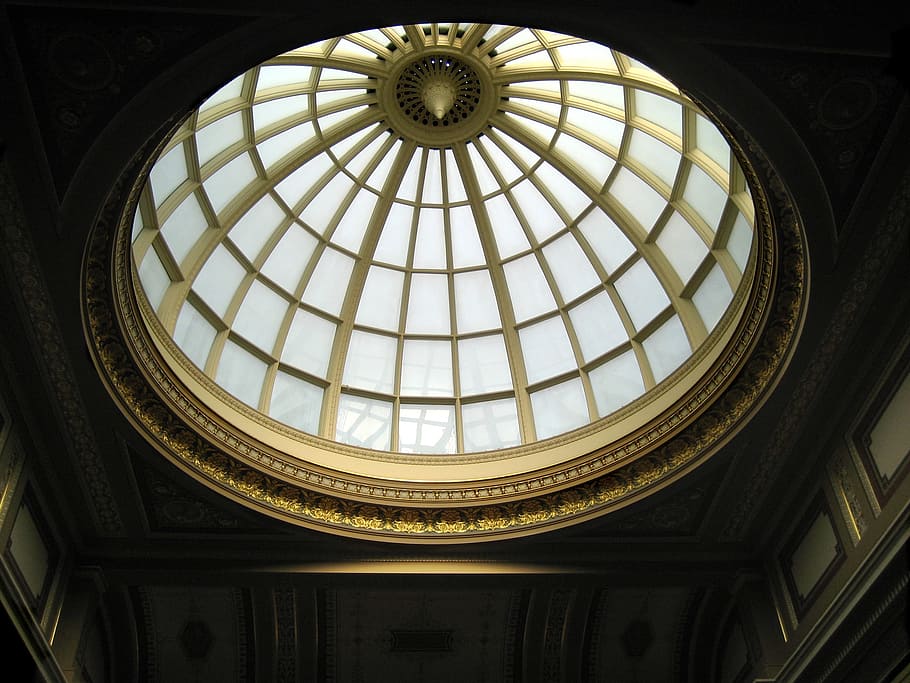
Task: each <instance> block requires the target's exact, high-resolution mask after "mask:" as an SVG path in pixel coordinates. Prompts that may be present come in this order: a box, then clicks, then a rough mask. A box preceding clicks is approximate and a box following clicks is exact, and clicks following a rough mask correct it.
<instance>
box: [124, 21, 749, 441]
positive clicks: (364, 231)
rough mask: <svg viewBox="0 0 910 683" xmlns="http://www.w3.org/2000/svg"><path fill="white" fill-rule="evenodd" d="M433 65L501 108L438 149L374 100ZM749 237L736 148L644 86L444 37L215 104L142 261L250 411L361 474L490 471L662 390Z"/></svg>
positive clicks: (390, 38) (187, 337) (197, 352)
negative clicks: (352, 460) (471, 70)
mask: <svg viewBox="0 0 910 683" xmlns="http://www.w3.org/2000/svg"><path fill="white" fill-rule="evenodd" d="M440 47H443V48H446V49H447V50H449V51H456V52H459V53H462V54H464V55H470V56H471V57H472V58H473V59H474V60H475V61H480V62H481V63H482V64H484V65H485V66H486V68H488V69H489V72H490V78H491V79H492V82H493V83H494V84H495V87H496V89H497V91H496V96H497V97H499V98H500V99H499V101H498V103H497V104H496V106H495V108H494V109H493V114H492V115H491V116H490V117H489V120H488V123H487V125H485V126H484V127H483V128H482V129H481V130H480V132H479V133H476V134H474V135H471V136H470V137H469V138H468V139H465V140H460V141H455V142H451V143H447V144H445V145H440V146H434V145H432V144H429V143H427V142H426V141H422V142H421V141H417V140H415V139H411V138H409V137H408V136H406V135H402V134H400V133H397V132H395V130H393V129H392V126H391V124H390V123H389V118H388V116H387V114H386V113H385V112H384V111H383V107H382V105H381V100H380V97H379V96H378V95H377V92H381V90H382V88H384V87H394V84H393V83H390V82H389V80H388V78H387V75H388V71H389V69H390V65H391V64H393V63H395V61H396V60H400V59H401V58H402V55H405V56H411V55H416V56H419V55H420V54H422V53H424V52H429V51H433V50H438V49H440ZM753 212H754V210H753V205H752V201H751V197H750V195H749V192H748V187H747V185H746V183H745V180H744V177H743V174H742V172H741V170H740V169H739V166H738V165H737V163H736V160H735V158H734V157H733V154H732V152H731V150H730V147H729V144H728V143H727V142H726V140H725V139H724V138H723V136H722V135H721V134H720V132H719V131H718V130H717V128H716V127H715V126H714V125H713V124H712V123H711V122H710V121H709V120H708V119H707V118H706V117H705V116H704V115H703V114H701V113H700V111H699V110H698V108H697V106H696V105H695V104H694V103H692V102H691V101H690V100H689V99H688V98H686V97H685V95H683V94H682V93H681V92H680V91H679V89H678V88H676V87H675V86H673V85H672V84H671V83H669V82H668V81H666V80H665V79H664V78H662V77H661V76H660V75H658V74H656V73H655V72H654V71H652V70H651V69H650V68H648V67H646V66H645V65H643V64H641V63H639V62H637V61H635V60H634V59H631V58H629V57H628V56H626V55H623V54H621V53H619V52H617V51H615V50H612V49H610V48H607V47H605V46H602V45H599V44H596V43H591V42H588V41H584V40H581V39H578V38H573V37H570V36H566V35H563V34H557V33H553V32H549V31H542V30H536V29H527V28H519V27H507V26H492V25H485V24H426V25H418V26H399V27H392V28H385V29H378V30H371V31H365V32H361V33H356V34H351V35H348V36H343V37H338V38H333V39H330V40H326V41H322V42H320V43H317V44H314V45H310V46H306V47H302V48H299V49H296V50H293V51H290V52H287V53H285V54H283V55H280V56H278V57H276V58H274V59H272V60H270V61H268V62H266V63H264V64H262V65H260V66H257V67H255V68H253V69H251V70H250V71H248V72H246V73H244V74H242V75H240V76H238V77H237V78H236V79H234V80H233V81H231V82H230V83H228V84H227V85H226V86H224V87H223V88H221V89H220V90H219V91H218V92H216V93H215V94H214V95H212V96H211V97H210V98H209V99H207V100H206V101H205V102H204V103H203V104H202V105H201V106H200V107H199V109H198V110H197V111H195V112H193V113H192V115H191V116H190V117H189V118H188V119H187V121H186V122H185V124H184V125H183V126H182V127H181V128H180V130H179V131H178V132H177V133H176V134H175V135H174V136H173V137H172V139H171V140H170V141H169V142H168V144H167V146H166V148H165V149H164V151H163V153H162V154H161V156H160V157H159V159H158V160H157V162H156V163H155V165H154V167H153V169H152V171H151V172H150V175H149V180H148V182H147V184H146V186H145V188H144V190H143V193H142V196H141V199H140V205H139V210H138V211H137V213H136V217H135V221H134V229H133V257H134V264H135V267H136V269H137V272H138V277H139V281H140V282H141V285H142V289H143V291H144V294H145V296H146V297H147V299H148V300H149V302H150V304H151V305H152V307H153V308H154V309H155V311H156V313H157V315H158V317H159V319H160V320H161V322H162V324H163V326H164V328H165V329H166V330H167V331H168V332H169V333H170V334H171V335H172V336H173V338H174V340H175V342H176V344H177V345H178V346H179V348H180V349H181V350H182V351H183V353H184V354H185V355H186V356H187V357H188V358H189V359H190V360H191V361H192V362H193V363H194V364H195V365H196V366H197V367H198V368H199V370H201V371H202V372H203V373H204V374H206V375H207V376H209V377H210V378H211V379H212V380H214V381H215V382H216V383H217V384H218V385H220V386H221V387H222V388H223V389H225V390H226V391H227V392H229V393H230V394H232V395H233V396H235V397H236V398H238V399H239V400H241V401H243V402H244V403H246V404H248V405H250V406H252V407H254V408H257V409H258V410H259V411H261V412H262V413H264V414H266V415H269V416H271V417H272V418H273V419H275V420H277V421H279V422H282V423H284V424H286V425H288V426H291V427H293V428H295V429H299V430H302V431H304V432H307V433H310V434H316V435H321V436H324V437H326V438H330V439H335V440H337V441H340V442H344V443H347V444H352V445H356V446H362V447H365V448H372V449H379V450H384V451H389V450H392V451H398V452H404V453H408V452H412V453H458V452H477V451H488V450H493V449H498V448H506V447H510V446H516V445H519V444H522V443H530V442H534V441H537V440H540V439H545V438H548V437H551V436H554V435H558V434H562V433H565V432H567V431H569V430H572V429H574V428H577V427H580V426H582V425H585V424H588V423H590V422H592V421H594V420H597V419H599V418H601V417H604V416H607V415H609V414H611V413H613V412H614V411H616V410H617V409H619V408H621V407H622V406H624V405H626V404H628V403H629V402H631V401H633V400H635V399H636V398H638V397H640V396H642V395H643V394H645V393H646V392H647V391H649V390H650V389H652V388H653V387H655V386H656V385H657V384H659V383H660V382H662V381H663V380H665V379H666V378H667V377H668V376H670V375H671V374H672V373H673V371H674V370H676V369H677V368H678V367H679V366H680V365H681V364H682V363H683V362H685V360H686V359H687V358H689V357H690V356H691V354H692V353H693V351H694V350H695V349H697V348H698V347H699V346H700V345H701V344H702V343H704V341H705V340H706V339H707V337H708V335H709V334H710V333H711V332H712V330H714V329H715V327H716V326H717V324H718V322H719V321H720V320H721V318H722V316H723V314H724V312H725V311H726V310H727V307H728V305H729V304H730V302H731V301H732V299H733V297H734V293H735V292H736V291H737V288H738V287H740V285H741V284H742V280H743V273H744V272H745V271H746V269H747V264H748V262H749V258H750V254H751V251H752V243H753V228H752V226H753V220H754V215H753Z"/></svg>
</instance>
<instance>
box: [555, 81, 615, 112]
mask: <svg viewBox="0 0 910 683" xmlns="http://www.w3.org/2000/svg"><path fill="white" fill-rule="evenodd" d="M569 95H571V96H572V97H580V98H582V99H585V100H591V101H592V102H597V103H599V104H607V105H609V106H611V107H615V108H616V109H620V110H622V109H625V108H626V102H625V89H624V88H623V87H622V86H621V85H618V84H616V83H597V82H595V81H570V82H569Z"/></svg>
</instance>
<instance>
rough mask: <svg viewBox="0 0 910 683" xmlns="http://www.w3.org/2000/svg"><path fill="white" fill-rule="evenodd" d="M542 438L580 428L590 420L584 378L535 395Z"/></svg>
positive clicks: (535, 405) (533, 399)
mask: <svg viewBox="0 0 910 683" xmlns="http://www.w3.org/2000/svg"><path fill="white" fill-rule="evenodd" d="M531 408H532V410H533V411H534V427H535V428H536V430H537V438H538V439H547V438H549V437H551V436H555V435H557V434H562V433H563V432H567V431H569V430H571V429H576V428H577V427H581V426H582V425H585V424H587V423H588V422H589V421H590V418H589V416H588V406H587V403H586V402H585V392H584V389H583V388H582V385H581V380H580V379H577V378H576V379H571V380H569V381H568V382H563V383H562V384H557V385H555V386H552V387H547V388H546V389H541V390H540V391H535V392H534V393H533V394H531Z"/></svg>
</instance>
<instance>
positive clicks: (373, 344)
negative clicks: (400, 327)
mask: <svg viewBox="0 0 910 683" xmlns="http://www.w3.org/2000/svg"><path fill="white" fill-rule="evenodd" d="M397 351H398V340H397V339H396V338H395V337H386V336H384V335H378V334H370V333H369V332H361V331H359V330H354V331H353V332H352V333H351V344H350V346H349V347H348V355H347V359H346V361H345V364H344V379H343V381H344V384H345V386H349V387H355V388H357V389H367V390H368V391H379V392H382V393H384V394H391V393H392V392H393V391H394V388H395V356H396V354H397Z"/></svg>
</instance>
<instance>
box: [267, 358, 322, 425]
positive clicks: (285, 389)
mask: <svg viewBox="0 0 910 683" xmlns="http://www.w3.org/2000/svg"><path fill="white" fill-rule="evenodd" d="M322 393H323V390H322V387H317V386H316V385H315V384H310V383H309V382H306V381H304V380H302V379H299V378H298V377H294V376H293V375H289V374H287V373H286V372H280V371H279V372H278V373H277V374H276V375H275V386H274V387H273V389H272V401H271V404H270V405H269V415H271V416H272V417H273V418H275V419H276V420H278V421H279V422H283V423H284V424H286V425H288V426H290V427H294V428H295V429H299V430H301V431H303V432H307V433H309V434H318V433H319V414H320V413H321V412H322Z"/></svg>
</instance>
